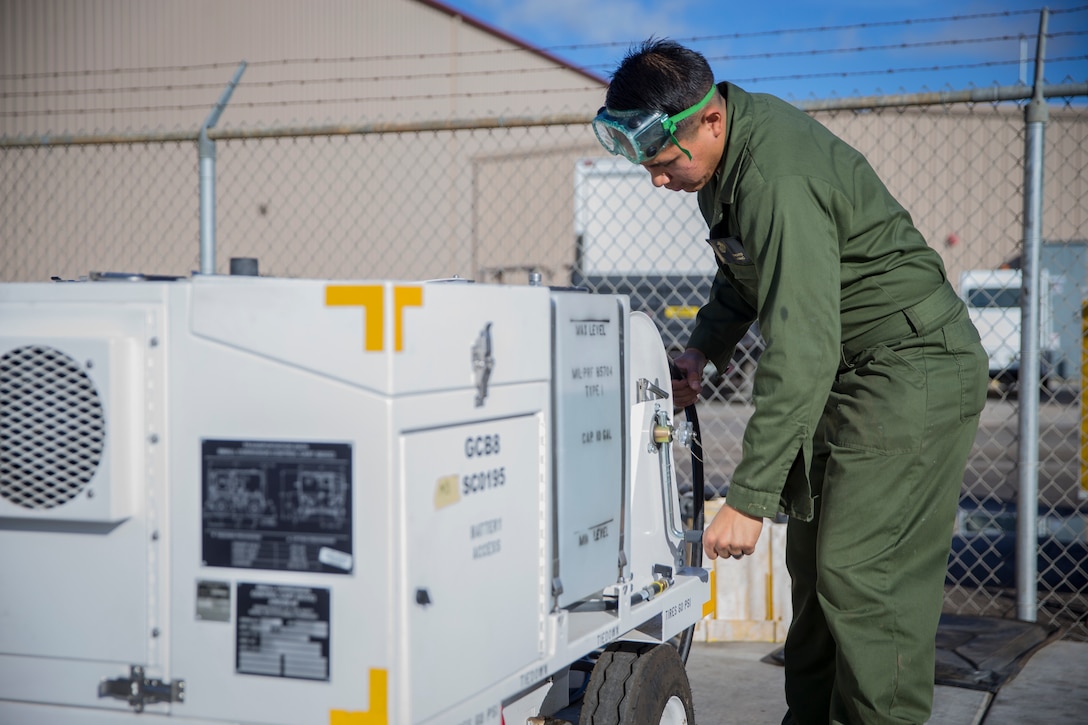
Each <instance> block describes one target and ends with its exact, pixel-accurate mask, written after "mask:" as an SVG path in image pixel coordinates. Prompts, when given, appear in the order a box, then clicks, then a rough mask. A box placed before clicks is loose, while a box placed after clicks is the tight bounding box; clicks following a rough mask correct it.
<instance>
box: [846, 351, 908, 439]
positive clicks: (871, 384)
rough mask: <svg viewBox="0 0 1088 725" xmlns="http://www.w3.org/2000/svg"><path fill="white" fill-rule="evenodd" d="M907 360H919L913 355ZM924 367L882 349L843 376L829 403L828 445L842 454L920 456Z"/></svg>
mask: <svg viewBox="0 0 1088 725" xmlns="http://www.w3.org/2000/svg"><path fill="white" fill-rule="evenodd" d="M906 354H907V355H911V356H913V355H915V354H917V355H919V356H920V355H921V353H920V352H916V351H913V350H910V351H906ZM923 369H924V361H923V360H921V359H920V360H919V365H918V366H915V365H914V364H912V362H911V361H910V359H909V358H908V357H906V356H905V355H904V354H900V353H898V352H895V351H893V350H890V349H889V348H887V347H884V346H878V347H874V348H870V349H868V350H864V351H862V353H861V354H859V355H858V356H857V357H856V358H854V359H853V360H852V361H851V367H850V368H848V369H847V370H845V371H844V372H842V373H840V374H839V377H838V379H837V380H836V382H835V385H833V386H832V388H831V395H830V397H829V398H828V406H827V415H828V417H829V422H830V426H829V427H828V440H829V441H830V442H831V443H833V444H835V445H838V446H842V447H843V448H854V449H858V450H864V451H872V452H875V453H884V454H888V455H894V454H900V453H909V452H912V451H917V450H919V449H920V448H921V445H922V433H923V430H924V427H925V419H926V395H927V392H926V376H925V374H924V372H922V370H923Z"/></svg>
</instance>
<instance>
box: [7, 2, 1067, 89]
mask: <svg viewBox="0 0 1088 725" xmlns="http://www.w3.org/2000/svg"><path fill="white" fill-rule="evenodd" d="M1083 11H1088V5H1084V6H1079V7H1076V8H1069V9H1066V10H1051V11H1050V14H1051V15H1058V14H1062V13H1075V12H1083ZM1039 12H1040V9H1025V10H1006V11H999V12H990V13H976V14H972V15H953V16H947V17H939V18H917V19H912V18H907V19H903V20H886V21H877V22H865V23H852V24H846V25H827V26H817V27H809V28H787V29H778V30H760V31H750V32H743V33H729V34H717V35H700V36H691V37H688V38H680V39H678V40H680V41H681V42H687V43H695V42H712V41H720V40H736V39H748V38H761V37H769V36H782V35H788V34H807V33H825V32H831V31H842V30H862V29H872V28H881V27H895V26H904V27H907V26H914V25H923V24H932V23H954V22H966V21H976V20H980V19H988V18H999V17H1013V16H1018V15H1037V14H1038V13H1039ZM1068 34H1069V33H1052V34H1048V35H1047V38H1055V37H1062V36H1064V35H1068ZM1074 34H1082V33H1074ZM1019 37H1020V36H1006V37H1004V38H994V39H979V40H978V42H991V41H995V40H999V39H1000V40H1008V39H1010V38H1019ZM930 42H931V43H932V44H934V45H957V44H960V43H964V42H972V41H964V40H943V41H930ZM631 44H632V41H607V42H598V43H574V44H567V45H553V46H547V47H544V48H530V47H524V46H518V47H512V48H494V49H488V50H475V51H442V52H435V53H397V54H382V55H371V56H345V57H335V58H288V59H276V60H256V61H248V62H247V65H248V66H250V67H268V66H289V65H316V64H334V63H361V62H380V61H407V60H432V59H440V58H468V57H477V56H491V55H503V54H512V53H535V52H538V51H544V52H547V53H550V52H554V51H559V50H566V51H570V50H576V51H581V50H597V49H601V48H608V47H621V46H629V45H631ZM893 47H896V48H899V47H903V48H909V47H913V46H912V45H910V44H903V45H900V46H893ZM883 49H886V47H885V46H879V45H875V46H862V47H858V48H852V49H848V50H841V49H823V50H813V51H788V52H786V51H784V52H780V53H770V54H759V55H755V56H751V57H759V58H775V57H786V56H794V55H796V54H813V55H816V54H824V53H835V52H868V51H872V50H883ZM235 66H237V62H214V63H200V64H185V65H169V66H137V67H131V68H111V69H77V70H68V71H46V72H39V73H15V74H0V81H19V80H36V79H42V78H67V77H89V76H98V75H121V74H129V73H133V74H135V73H143V74H147V73H166V72H172V73H176V72H194V71H206V70H219V69H223V68H233V67H235ZM584 67H587V68H588V67H595V66H592V65H591V66H584Z"/></svg>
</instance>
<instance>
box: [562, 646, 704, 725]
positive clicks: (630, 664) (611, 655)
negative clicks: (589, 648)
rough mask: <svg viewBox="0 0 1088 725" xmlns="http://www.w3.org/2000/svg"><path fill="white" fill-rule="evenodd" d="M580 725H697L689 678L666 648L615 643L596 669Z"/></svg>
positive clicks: (583, 700)
mask: <svg viewBox="0 0 1088 725" xmlns="http://www.w3.org/2000/svg"><path fill="white" fill-rule="evenodd" d="M578 724H579V725H695V711H694V708H693V707H692V704H691V685H690V684H689V683H688V673H687V671H686V670H685V669H684V663H683V662H682V661H681V660H680V655H679V654H677V652H676V649H675V648H674V647H671V646H669V645H668V644H646V643H639V642H615V643H613V644H611V645H609V646H608V648H607V649H605V651H604V652H603V653H602V654H601V656H600V658H599V659H598V660H597V664H596V665H595V666H594V667H593V673H592V674H591V675H590V677H589V684H588V685H587V686H586V692H585V696H584V697H583V698H582V714H581V716H580V717H579V718H578Z"/></svg>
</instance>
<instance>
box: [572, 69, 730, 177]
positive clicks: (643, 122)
mask: <svg viewBox="0 0 1088 725" xmlns="http://www.w3.org/2000/svg"><path fill="white" fill-rule="evenodd" d="M713 97H714V86H711V87H710V90H709V91H707V93H706V95H705V96H703V99H702V100H701V101H699V102H698V103H696V104H695V105H694V106H691V107H690V108H686V109H684V110H683V111H681V112H680V113H677V114H676V115H674V116H666V115H665V114H664V113H662V112H660V111H640V110H630V111H609V110H608V109H607V108H601V110H600V111H598V112H597V117H596V118H594V119H593V132H594V133H595V134H596V136H597V140H598V141H600V142H601V146H603V147H604V149H605V151H607V152H608V153H610V154H612V155H614V156H623V157H624V158H626V159H627V160H628V161H630V162H631V163H633V164H641V163H643V162H644V161H647V160H648V159H652V158H653V157H654V156H657V154H658V152H660V151H661V149H662V148H663V147H664V146H665V144H666V142H668V141H672V142H673V143H674V144H676V147H677V148H678V149H680V150H681V151H683V152H684V155H686V156H687V157H688V158H689V159H690V158H691V152H689V151H688V150H687V149H685V148H684V147H683V146H681V145H680V142H679V141H677V140H676V124H678V123H679V122H681V121H683V120H684V119H685V118H687V117H689V116H691V115H693V114H695V113H697V112H698V111H699V110H700V109H702V108H703V106H705V105H706V104H707V103H709V102H710V99H711V98H713Z"/></svg>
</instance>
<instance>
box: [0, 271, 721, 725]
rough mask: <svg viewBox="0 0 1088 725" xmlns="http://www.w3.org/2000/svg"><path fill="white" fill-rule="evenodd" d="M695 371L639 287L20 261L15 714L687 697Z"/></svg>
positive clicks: (585, 709) (596, 702)
mask: <svg viewBox="0 0 1088 725" xmlns="http://www.w3.org/2000/svg"><path fill="white" fill-rule="evenodd" d="M670 395H671V393H670V373H669V366H668V361H667V358H666V355H665V352H664V349H663V346H662V343H661V339H660V337H659V335H658V332H657V330H656V329H655V327H654V325H653V323H652V321H651V320H650V319H649V318H647V317H645V316H644V315H642V314H639V313H632V312H631V311H630V309H629V305H628V302H627V299H626V298H625V297H622V296H608V295H591V294H586V293H583V292H580V291H576V290H560V289H550V288H547V287H542V286H532V285H529V286H495V285H481V284H474V283H469V282H464V281H457V280H454V281H442V282H426V283H421V282H402V281H385V280H379V281H352V282H345V281H329V280H299V279H274V278H263V277H243V276H194V277H192V278H181V279H165V280H164V279H148V278H144V277H141V276H139V275H133V276H124V275H92V278H91V280H89V281H79V282H57V283H52V284H5V285H0V410H2V414H0V552H2V555H0V722H2V723H5V725H21V724H22V723H34V724H35V725H74V724H78V723H94V724H100V723H101V724H105V723H127V722H133V723H139V722H177V723H191V724H196V723H262V724H267V725H324V724H328V725H375V724H379V723H380V724H383V725H384V724H387V723H395V724H401V723H452V724H454V725H499V724H500V723H505V725H514V723H543V722H548V721H549V720H548V718H550V717H553V716H559V715H561V714H562V713H563V712H565V711H566V712H569V711H570V709H571V706H572V703H573V704H574V705H578V704H579V703H581V707H580V716H581V719H582V721H583V722H586V723H594V722H597V723H600V722H617V721H618V720H622V721H623V722H628V721H631V722H635V721H639V722H641V721H642V720H640V719H639V718H643V719H645V721H646V722H654V723H658V722H665V723H670V722H672V723H682V722H686V721H687V720H686V719H685V718H690V713H691V706H690V690H689V688H688V685H687V679H686V675H685V673H684V671H683V663H682V661H681V660H680V658H679V657H678V656H677V655H676V648H675V647H673V646H672V645H671V644H669V642H670V640H675V638H677V637H678V636H679V635H681V634H682V633H683V632H685V630H687V629H688V628H690V627H692V626H693V624H694V623H695V622H696V621H697V620H698V619H700V618H701V617H702V616H703V614H704V612H703V609H704V606H705V603H706V602H707V600H708V599H709V583H708V576H707V572H706V571H705V570H704V569H701V568H695V567H690V566H687V565H686V564H685V562H686V561H687V559H686V547H687V546H689V545H691V543H692V541H693V540H694V538H695V537H694V536H692V535H691V534H690V532H687V533H686V532H685V531H684V525H683V521H682V518H681V512H680V507H679V499H678V492H677V484H676V481H675V479H674V476H673V471H674V463H673V458H672V457H673V455H674V454H673V449H674V447H677V444H676V441H677V440H678V439H682V438H683V437H684V436H685V434H686V431H685V429H684V426H683V425H682V424H680V423H678V422H675V421H674V417H673V416H674V411H673V406H672V400H671V398H670ZM685 538H687V540H688V541H687V542H685ZM587 663H589V665H592V667H591V668H590V667H589V666H587ZM593 663H595V664H593ZM587 670H588V671H587ZM650 682H653V683H656V684H654V685H653V686H652V687H651V686H649V684H648V683H650ZM576 712H577V711H576ZM607 713H611V714H607ZM616 713H619V715H617V714H616ZM633 713H640V714H638V715H637V716H636V715H633ZM609 718H611V719H609Z"/></svg>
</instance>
